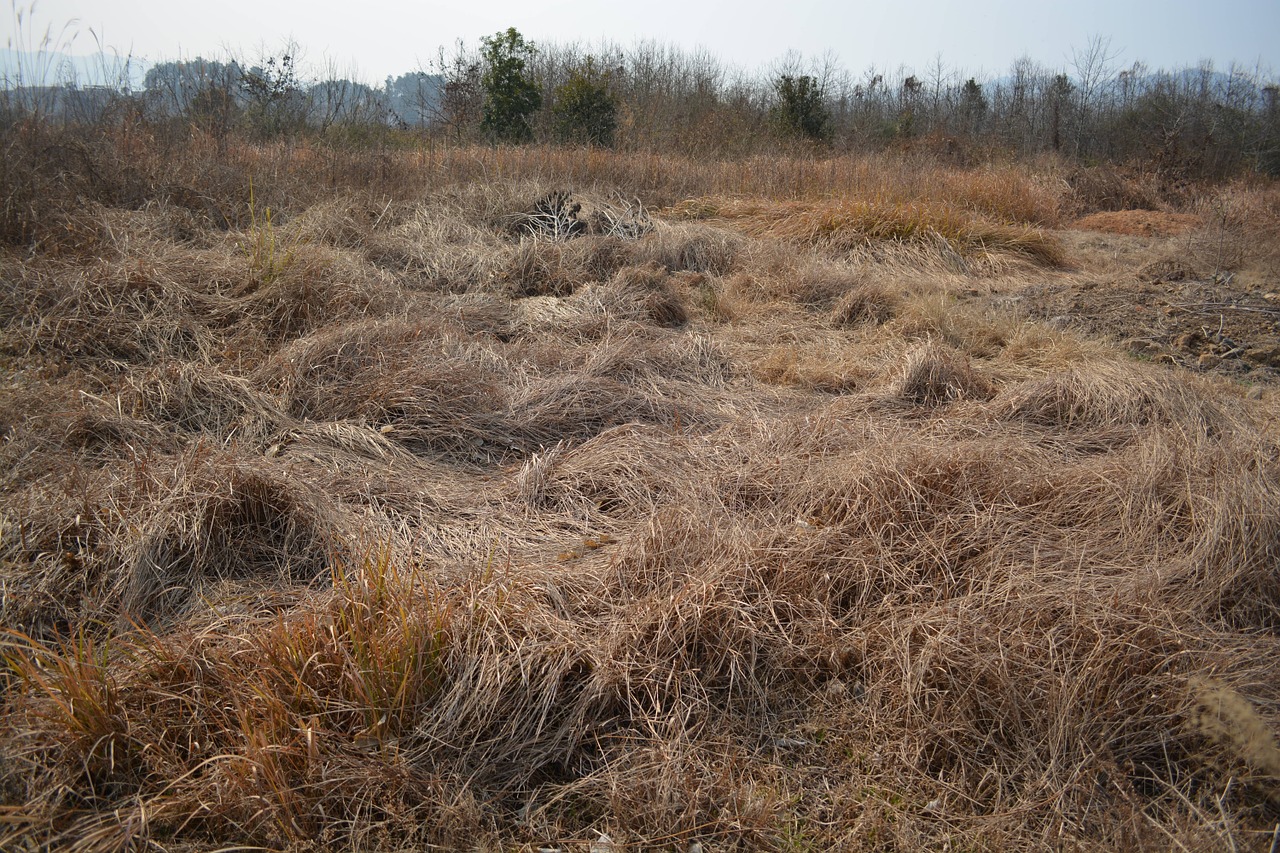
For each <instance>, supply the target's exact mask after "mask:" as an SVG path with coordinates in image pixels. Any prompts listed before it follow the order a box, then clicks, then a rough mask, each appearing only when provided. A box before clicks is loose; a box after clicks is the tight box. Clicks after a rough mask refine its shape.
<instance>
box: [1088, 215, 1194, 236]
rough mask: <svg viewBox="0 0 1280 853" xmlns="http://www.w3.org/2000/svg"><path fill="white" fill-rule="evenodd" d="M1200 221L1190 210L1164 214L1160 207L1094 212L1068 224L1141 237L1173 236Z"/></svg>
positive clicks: (1191, 227) (1186, 230)
mask: <svg viewBox="0 0 1280 853" xmlns="http://www.w3.org/2000/svg"><path fill="white" fill-rule="evenodd" d="M1199 224H1200V217H1198V216H1193V215H1191V214H1189V213H1165V212H1164V211H1160V210H1112V211H1104V212H1102V213H1093V214H1090V215H1089V216H1085V217H1083V218H1081V219H1077V220H1076V221H1075V222H1073V223H1071V227H1072V228H1074V229H1075V230H1077V231H1100V232H1102V233H1104V234H1129V235H1132V236H1143V237H1175V236H1177V235H1178V234H1185V233H1187V232H1188V231H1190V230H1191V229H1193V228H1195V227H1196V226H1198V225H1199Z"/></svg>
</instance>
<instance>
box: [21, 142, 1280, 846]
mask: <svg viewBox="0 0 1280 853" xmlns="http://www.w3.org/2000/svg"><path fill="white" fill-rule="evenodd" d="M513 156H516V155H514V154H513ZM613 189H615V188H614V187H609V188H606V189H601V190H596V189H593V190H591V191H590V192H585V193H582V194H581V195H579V196H576V197H574V198H570V197H569V196H568V195H567V194H565V193H555V192H549V191H548V190H547V188H545V187H542V186H537V185H536V184H535V183H532V182H519V181H513V182H511V183H510V184H505V185H501V186H489V187H480V186H478V185H476V184H474V183H470V182H469V181H468V177H467V176H466V175H459V176H458V179H457V181H456V182H455V183H453V184H447V183H445V182H444V181H441V182H440V185H439V186H438V187H437V188H435V189H433V190H432V191H431V192H425V191H424V192H418V193H416V195H414V196H413V197H404V198H398V199H383V198H374V197H372V196H363V195H361V194H360V193H359V192H356V191H354V190H353V191H352V192H351V193H350V194H349V195H347V196H341V197H331V198H328V199H324V200H322V201H315V202H307V203H299V204H298V205H297V206H296V207H293V208H290V207H289V206H288V205H285V206H284V207H283V208H282V209H281V211H279V212H276V213H274V214H273V215H272V216H271V217H267V216H265V215H264V214H263V212H262V211H256V212H254V211H251V210H246V211H243V212H242V214H240V215H237V216H233V217H231V220H232V224H230V227H227V224H226V223H224V225H222V226H219V225H218V224H216V223H213V222H211V221H210V222H204V223H203V224H201V222H197V221H195V220H193V219H192V218H191V216H189V213H190V212H189V211H186V212H184V211H183V210H177V209H175V208H174V206H173V205H172V204H171V203H169V202H166V201H164V200H163V199H154V198H153V199H151V200H149V201H146V202H145V203H141V204H125V203H123V202H120V203H117V204H114V205H112V206H109V207H104V208H103V209H102V211H101V212H100V213H99V214H98V215H99V216H100V217H101V222H100V227H98V228H97V229H96V230H95V231H94V236H93V238H92V240H93V248H92V252H91V253H89V254H84V253H83V251H82V250H83V246H82V244H81V243H76V246H80V247H81V248H76V246H68V247H64V248H65V251H62V252H59V251H55V248H56V247H57V243H56V235H55V234H54V232H53V231H49V232H47V236H46V237H45V238H43V239H45V241H46V242H45V243H42V244H41V246H40V250H39V251H33V252H24V253H19V252H18V251H16V250H8V254H6V255H5V256H4V258H3V264H4V267H5V278H6V280H7V281H8V282H9V283H10V285H11V286H10V287H9V288H8V289H7V293H6V294H5V295H3V296H2V297H0V360H2V365H3V371H2V375H3V379H0V382H2V383H3V387H2V389H0V627H2V628H3V629H4V631H5V633H4V635H3V639H2V640H0V645H2V648H3V652H4V658H5V661H6V667H5V669H4V670H3V674H2V675H0V690H2V691H3V692H2V693H0V803H2V805H0V847H4V848H5V849H75V850H85V851H99V850H102V851H105V850H126V849H143V848H148V847H149V848H155V849H169V850H186V849H210V848H214V847H226V846H229V845H260V846H265V847H271V848H287V849H292V850H304V849H339V848H340V849H361V850H364V849H404V850H410V849H427V848H428V847H429V846H431V845H437V846H443V847H448V848H460V847H466V848H484V849H537V848H538V847H542V846H562V847H564V848H565V849H583V850H585V849H586V848H587V845H588V843H589V842H590V841H592V840H594V839H597V838H598V837H599V836H600V835H601V834H602V833H607V834H608V835H609V836H610V837H611V838H612V839H613V840H614V842H615V843H616V844H617V845H618V847H619V848H623V847H626V848H627V849H666V850H670V849H678V850H685V849H689V848H690V846H691V845H692V844H694V843H695V842H696V843H700V844H701V845H703V849H704V850H731V849H742V850H760V849H767V850H795V849H842V850H858V849H880V850H882V849H897V850H916V849H932V850H936V849H958V848H959V849H1020V848H1021V849H1036V848H1044V847H1054V848H1059V847H1060V848H1063V849H1116V850H1120V849H1125V850H1132V849H1142V850H1164V849H1169V848H1170V847H1178V848H1181V849H1206V848H1228V847H1230V848H1235V849H1266V847H1267V845H1268V844H1269V843H1270V840H1271V838H1272V837H1273V836H1272V833H1273V830H1274V828H1275V827H1276V825H1277V823H1278V822H1280V741H1278V740H1277V736H1276V733H1277V731H1278V725H1280V582H1278V580H1277V574H1276V564H1277V563H1276V561H1277V557H1278V555H1280V511H1277V507H1280V431H1278V430H1277V428H1276V423H1277V419H1276V417H1275V415H1276V412H1275V409H1274V404H1273V403H1272V402H1270V400H1269V398H1264V399H1262V400H1254V399H1246V398H1245V395H1244V393H1243V391H1242V390H1241V389H1239V388H1237V387H1236V386H1232V385H1228V384H1224V383H1214V382H1212V381H1210V380H1207V379H1202V378H1197V377H1194V376H1192V375H1190V374H1188V373H1185V372H1180V371H1175V370H1171V369H1168V368H1166V367H1163V366H1160V365H1153V364H1149V363H1142V362H1138V361H1134V360H1132V359H1129V358H1128V357H1127V356H1125V355H1123V354H1122V353H1121V351H1120V350H1119V349H1116V348H1113V347H1111V346H1109V345H1107V344H1105V343H1102V342H1097V341H1090V340H1085V339H1081V338H1079V337H1074V336H1072V335H1071V334H1070V333H1068V332H1063V331H1061V330H1059V329H1054V328H1051V327H1049V326H1045V325H1039V324H1036V323H1033V322H1030V321H1028V320H1026V319H1024V318H1019V317H1016V316H1011V315H1010V314H1008V313H1007V312H1005V313H1000V312H992V311H990V310H988V309H986V308H983V307H982V304H981V303H972V304H962V303H961V302H960V301H958V300H957V299H956V298H955V294H956V293H963V292H966V291H967V290H968V289H971V288H975V287H981V288H986V289H987V290H989V291H994V290H997V289H999V288H1012V287H1014V285H1015V283H1016V282H1017V281H1018V278H1017V277H1018V276H1025V275H1027V274H1029V272H1030V273H1034V274H1035V275H1037V276H1047V275H1055V276H1068V275H1072V274H1073V273H1069V272H1055V271H1054V268H1055V267H1056V265H1058V264H1059V263H1060V262H1061V253H1062V251H1063V249H1062V246H1061V245H1060V244H1059V243H1058V242H1057V241H1056V239H1055V238H1053V237H1052V235H1046V234H1044V233H1042V232H1039V231H1036V230H1034V227H1033V226H1034V223H1032V222H1030V221H1023V222H1021V223H1020V224H1017V225H1015V224H1010V223H1001V224H999V225H998V226H997V225H992V224H991V223H990V220H989V218H983V217H985V216H986V214H984V215H983V217H978V218H970V219H966V218H964V216H965V215H964V214H962V213H960V212H959V209H958V208H954V209H952V208H948V209H938V210H932V211H927V210H925V208H924V207H923V206H921V207H919V208H916V209H912V210H906V209H898V210H897V213H893V211H888V212H886V211H885V210H880V209H878V208H875V207H874V206H868V205H859V204H854V203H852V202H851V203H849V204H847V205H845V204H834V203H829V202H816V201H814V202H806V203H805V204H803V205H800V204H798V203H797V205H796V206H792V207H787V208H786V209H785V211H784V213H785V216H784V215H781V214H778V215H775V214H774V213H773V212H770V211H775V210H778V208H776V207H773V206H771V205H772V204H773V203H772V202H770V201H768V200H758V201H757V202H756V205H757V207H758V208H759V209H758V210H756V209H748V207H749V206H748V205H747V204H746V203H745V202H735V203H734V205H730V204H729V203H727V202H717V203H716V204H717V205H718V206H717V207H716V210H715V211H714V214H713V213H711V212H706V211H704V212H703V213H701V214H697V215H695V214H696V211H695V207H696V205H694V204H692V203H690V204H688V205H686V206H685V207H684V208H682V210H683V218H685V219H697V220H699V221H696V222H688V221H685V222H680V221H665V220H663V219H662V218H655V219H653V220H650V219H649V217H648V215H647V214H645V213H644V209H643V208H642V207H640V206H639V205H636V206H633V207H631V208H629V209H624V208H623V207H622V206H621V205H620V203H619V202H617V201H612V202H610V201H607V200H608V199H617V198H618V196H616V195H612V194H611V193H610V191H611V190H613ZM622 189H626V188H625V187H623V188H622ZM705 189H706V190H707V192H706V197H708V198H710V197H712V194H713V192H714V191H715V187H713V186H708V187H706V188H705ZM262 191H263V192H269V193H271V194H272V195H273V197H277V198H279V197H283V196H284V193H283V191H282V190H281V189H280V188H279V187H275V188H272V187H265V188H263V190H262ZM530 199H534V200H535V201H533V202H530ZM237 204H241V205H243V204H244V202H243V201H239V202H238V201H237V200H236V199H231V198H228V199H223V200H220V201H219V207H220V208H221V209H225V210H234V209H236V207H237ZM578 204H581V205H582V207H581V209H578V208H577V207H576V206H577V205H578ZM709 204H711V203H710V202H704V207H705V206H706V205H709ZM735 205H736V206H735ZM921 205H924V202H921ZM530 210H532V211H534V212H533V213H528V212H527V211H530ZM583 210H586V211H588V214H583V213H582V211H583ZM593 210H594V211H597V213H596V214H591V213H590V211H593ZM519 211H526V212H525V213H519ZM600 211H604V212H603V213H601V212H600ZM753 211H754V212H753ZM38 213H39V211H36V210H35V209H34V208H32V209H31V211H30V216H28V218H27V219H24V220H22V223H21V229H26V230H25V231H23V233H24V234H25V233H27V232H33V231H39V229H40V228H41V227H42V225H41V223H40V222H39V221H38V220H37V219H35V218H32V217H36V216H37V214H38ZM891 213H892V214H893V215H892V216H891V215H890V214H891ZM250 214H253V215H250ZM59 215H62V214H59ZM66 215H70V214H69V213H68V214H66ZM593 217H594V218H593ZM610 217H612V219H610ZM877 217H878V218H877ZM894 217H897V218H894ZM609 222H613V223H614V224H613V225H612V226H610V225H609V224H608V223H609ZM593 223H596V224H593ZM600 223H604V224H600ZM618 223H622V224H618ZM876 223H879V224H878V225H876ZM873 226H875V227H880V228H882V229H883V234H882V233H880V232H877V231H876V230H875V227H873ZM13 227H14V228H18V226H16V225H15V226H13ZM224 227H226V230H223V228H224ZM21 229H19V230H21ZM548 229H551V230H550V231H548ZM904 229H905V230H904ZM982 229H987V230H982ZM1001 229H1003V230H1001ZM41 233H46V232H41ZM67 233H70V232H67ZM885 235H888V236H885ZM1019 235H1022V236H1019ZM1028 235H1029V236H1028ZM570 237H571V238H572V239H567V238H570ZM68 239H70V238H68ZM76 239H80V238H76ZM860 247H861V248H860ZM868 247H870V249H871V250H874V251H870V250H868V251H863V249H867V248H868ZM855 249H857V251H854V250H855ZM953 255H954V256H955V257H956V258H959V259H960V261H962V262H963V263H962V264H960V265H959V266H957V265H956V264H955V263H953V261H954V260H955V259H954V258H953V257H952V256H953ZM983 257H986V258H988V259H990V258H996V259H998V261H999V263H986V264H985V265H984V264H983V263H979V261H981V259H982V258H983ZM1077 260H1078V261H1079V262H1080V263H1085V264H1087V262H1088V258H1081V259H1077ZM999 276H1004V278H1000V277H999ZM24 845H25V846H24Z"/></svg>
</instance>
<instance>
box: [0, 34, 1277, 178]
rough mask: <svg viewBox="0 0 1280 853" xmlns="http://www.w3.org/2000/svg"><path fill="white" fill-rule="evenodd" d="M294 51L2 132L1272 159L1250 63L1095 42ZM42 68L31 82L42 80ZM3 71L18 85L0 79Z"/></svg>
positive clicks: (168, 65)
mask: <svg viewBox="0 0 1280 853" xmlns="http://www.w3.org/2000/svg"><path fill="white" fill-rule="evenodd" d="M297 55H298V48H297V46H296V45H290V46H287V47H286V48H285V49H284V50H282V51H281V52H280V55H279V57H275V56H271V57H265V58H263V59H260V60H259V61H258V62H256V63H249V62H242V61H239V60H236V59H226V60H204V59H195V60H191V61H180V62H162V63H159V64H158V65H156V66H154V67H152V68H151V69H150V70H149V71H148V73H147V75H146V80H145V85H144V86H143V88H142V89H141V90H140V91H134V90H131V89H130V87H129V84H128V82H127V80H124V79H122V80H121V81H119V82H118V83H117V84H115V85H107V86H92V87H84V86H80V87H77V86H76V85H75V84H74V83H68V82H67V81H63V82H61V83H59V85H56V86H50V85H32V83H33V81H32V80H26V81H23V80H16V81H15V80H10V81H9V83H10V85H9V86H8V87H7V88H6V89H5V90H4V91H3V92H0V118H3V121H4V124H5V125H6V126H12V125H13V124H14V123H16V122H18V121H21V120H23V119H24V118H29V117H30V116H31V114H32V113H41V114H43V115H45V117H47V118H53V119H56V120H57V121H61V122H66V123H71V124H86V123H88V124H92V123H94V122H96V121H98V120H100V119H101V118H102V117H103V116H104V115H106V114H109V113H111V112H113V111H116V112H118V111H119V110H120V109H121V108H122V107H121V105H122V104H127V105H128V108H129V109H131V110H134V111H135V112H137V113H138V114H140V115H142V116H144V117H146V118H147V119H148V120H150V121H153V122H155V123H156V124H161V125H163V124H169V125H172V129H173V130H174V131H176V132H177V133H179V134H181V133H182V132H185V131H187V130H189V129H191V128H192V127H196V128H199V129H200V130H202V131H205V132H212V133H214V134H215V135H217V136H219V137H225V136H227V135H230V134H236V133H245V134H248V135H250V136H252V137H255V138H259V139H263V138H298V137H303V136H307V137H317V136H319V137H323V138H327V139H335V140H339V141H344V142H350V141H354V142H358V143H367V142H368V141H370V140H371V139H381V140H385V139H388V138H394V137H395V136H396V134H397V133H401V132H412V135H413V137H414V139H415V140H416V139H418V138H419V137H426V138H428V139H439V140H445V139H452V140H456V141H464V142H474V141H490V142H500V143H513V142H514V143H524V142H535V143H554V142H571V143H578V144H592V145H600V146H612V147H616V148H618V149H621V150H624V151H652V152H672V153H682V154H690V155H696V156H704V155H714V156H730V157H732V156H749V155H753V154H768V153H775V152H778V151H785V150H787V149H788V148H790V147H793V146H795V145H797V144H801V145H805V146H808V145H811V144H812V143H814V142H817V143H819V144H820V145H822V146H825V147H827V148H829V150H831V151H833V152H836V153H847V152H857V153H867V152H873V151H882V150H887V149H888V150H923V151H927V152H931V153H935V154H939V155H941V156H944V157H946V158H948V159H949V160H951V161H953V162H957V163H959V164H961V165H963V164H966V163H970V162H981V161H987V160H990V159H992V158H993V157H1001V158H1003V157H1009V156H1013V157H1035V156H1040V155H1042V154H1044V153H1046V152H1054V153H1056V154H1057V155H1060V156H1062V157H1065V158H1069V159H1072V160H1076V161H1079V162H1082V163H1086V164H1096V163H1099V162H1111V163H1127V164H1135V165H1138V166H1141V167H1143V168H1145V169H1150V170H1158V171H1160V172H1161V173H1162V174H1165V175H1169V176H1171V177H1174V178H1180V179H1196V178H1211V179H1217V178H1223V177H1227V176H1231V175H1236V174H1240V173H1244V172H1251V171H1258V172H1262V173H1265V174H1269V175H1276V174H1277V173H1280V86H1277V83H1276V80H1275V79H1274V78H1273V77H1270V76H1268V75H1267V74H1266V73H1263V72H1262V71H1261V70H1260V69H1248V68H1243V67H1239V66H1235V65H1233V66H1231V67H1228V68H1226V69H1217V68H1215V67H1214V66H1212V65H1211V64H1208V63H1202V64H1200V65H1198V66H1195V67H1187V68H1181V69H1174V70H1165V69H1153V68H1149V67H1147V66H1146V65H1144V64H1143V63H1141V62H1137V63H1134V64H1132V65H1130V66H1127V67H1123V68H1122V67H1119V66H1118V65H1117V64H1116V63H1115V62H1114V59H1113V55H1112V53H1111V52H1110V50H1109V45H1108V44H1107V43H1106V42H1105V41H1101V40H1095V42H1093V43H1091V44H1090V45H1088V46H1087V47H1086V48H1085V49H1083V50H1081V51H1078V52H1077V53H1076V54H1075V55H1074V56H1073V57H1072V59H1071V61H1070V62H1069V63H1067V64H1066V65H1065V66H1063V67H1056V68H1055V67H1049V66H1045V65H1041V64H1039V63H1037V62H1035V61H1033V60H1031V59H1029V58H1023V59H1019V60H1017V61H1016V62H1014V63H1013V65H1012V66H1011V67H1010V68H1009V69H1008V70H1007V71H1006V72H1005V73H1003V74H1001V75H998V76H995V77H989V78H985V79H980V78H978V77H975V76H972V75H967V74H964V73H962V71H961V70H960V69H957V68H953V67H950V66H947V65H946V64H945V63H944V62H942V61H941V59H939V60H938V61H937V62H936V63H934V65H933V66H932V67H930V68H928V69H925V70H923V71H919V70H911V69H905V68H903V69H900V70H899V71H898V72H896V73H891V72H887V71H881V70H877V69H875V68H870V69H868V70H867V71H866V72H865V73H863V74H861V75H856V74H853V73H851V72H849V71H847V70H846V69H844V68H842V67H841V66H840V65H839V64H837V63H836V62H834V61H832V60H830V59H827V60H825V61H822V62H810V63H806V62H805V61H803V60H801V59H797V58H795V57H790V58H789V59H788V60H786V61H785V62H783V63H780V64H779V65H778V66H777V67H775V68H774V69H772V70H768V71H765V72H762V73H748V72H746V71H743V70H741V69H735V68H732V67H730V66H728V65H726V64H724V63H723V62H721V61H720V60H719V59H717V58H716V57H714V56H713V55H711V54H709V53H706V52H704V51H685V50H681V49H679V48H675V47H672V46H669V45H661V44H657V43H654V42H640V43H637V44H635V45H631V46H625V47H624V46H620V45H609V44H605V45H595V46H593V47H592V48H590V49H587V48H586V47H584V46H582V45H578V44H537V45H535V44H534V43H532V42H530V41H528V40H526V39H525V38H524V37H523V36H522V35H521V34H520V33H519V32H518V31H516V30H515V29H514V28H513V29H508V30H507V31H505V32H501V33H497V34H495V35H494V36H490V37H487V38H485V39H482V40H481V42H480V44H479V45H478V46H474V47H473V46H469V45H466V44H463V43H461V42H460V43H458V44H457V45H456V46H455V48H454V49H453V51H452V52H450V53H446V52H445V51H443V50H442V51H441V53H440V56H439V58H438V59H437V60H436V61H435V62H434V63H432V67H430V68H428V69H419V70H418V71H415V72H411V73H407V74H404V75H401V76H399V77H395V78H388V79H387V81H386V82H385V83H384V85H383V86H381V87H373V86H369V85H366V84H363V83H359V82H355V81H352V80H349V79H346V78H344V77H343V76H342V75H341V74H340V73H339V72H338V71H337V70H336V69H334V68H332V67H329V68H324V69H318V70H316V69H307V70H304V69H302V68H300V67H298V66H297V65H296V62H295V59H294V57H296V56H297ZM43 82H47V81H43ZM15 84H20V85H15Z"/></svg>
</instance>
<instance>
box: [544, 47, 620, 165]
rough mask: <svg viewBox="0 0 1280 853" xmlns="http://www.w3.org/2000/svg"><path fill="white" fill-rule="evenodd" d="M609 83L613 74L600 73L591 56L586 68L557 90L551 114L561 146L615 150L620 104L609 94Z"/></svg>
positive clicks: (576, 72) (578, 70)
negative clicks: (564, 144) (572, 144)
mask: <svg viewBox="0 0 1280 853" xmlns="http://www.w3.org/2000/svg"><path fill="white" fill-rule="evenodd" d="M609 82H610V74H609V72H608V71H601V70H600V69H598V68H597V67H596V64H595V60H594V59H593V58H592V57H590V56H588V57H587V60H586V62H585V63H584V64H583V66H582V67H581V68H579V69H577V70H575V71H574V72H573V74H572V75H571V76H570V77H569V79H568V81H566V82H565V83H564V84H562V85H561V86H559V87H557V88H556V91H555V106H554V107H552V108H551V112H552V115H553V116H554V118H555V129H556V135H557V136H558V137H559V138H560V141H561V142H573V143H577V144H579V145H602V146H605V147H606V148H608V147H612V146H613V135H614V131H616V130H617V127H618V116H617V112H618V103H617V99H615V98H614V96H613V93H612V92H610V91H609Z"/></svg>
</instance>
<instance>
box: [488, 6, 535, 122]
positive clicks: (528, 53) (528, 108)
mask: <svg viewBox="0 0 1280 853" xmlns="http://www.w3.org/2000/svg"><path fill="white" fill-rule="evenodd" d="M480 41H481V43H482V44H483V45H484V46H483V48H482V49H481V51H480V55H481V58H482V61H483V65H484V72H483V74H482V75H481V77H480V87H481V89H482V90H483V91H484V108H483V115H482V118H481V120H480V128H481V130H483V131H484V133H485V135H486V136H488V137H489V138H490V139H492V140H494V141H497V142H527V141H528V140H529V139H531V138H532V137H533V128H532V127H531V126H530V124H529V117H530V116H532V115H533V114H534V113H535V112H537V111H538V109H539V108H541V106H542V93H541V92H539V91H538V87H537V86H536V85H535V84H534V82H533V80H531V79H530V78H529V76H528V73H527V71H526V69H527V68H528V64H529V60H530V59H531V58H532V57H533V53H534V47H533V44H532V43H531V42H527V41H525V40H524V37H523V36H521V35H520V33H519V32H518V31H517V30H516V28H515V27H509V28H508V29H507V31H506V32H504V33H498V34H496V35H493V36H486V37H484V38H482V39H481V40H480Z"/></svg>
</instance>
